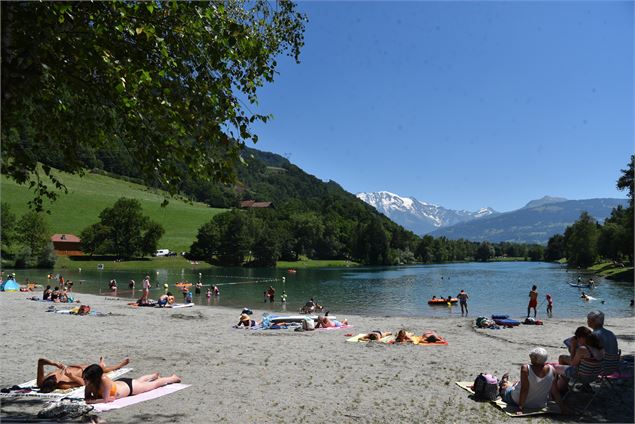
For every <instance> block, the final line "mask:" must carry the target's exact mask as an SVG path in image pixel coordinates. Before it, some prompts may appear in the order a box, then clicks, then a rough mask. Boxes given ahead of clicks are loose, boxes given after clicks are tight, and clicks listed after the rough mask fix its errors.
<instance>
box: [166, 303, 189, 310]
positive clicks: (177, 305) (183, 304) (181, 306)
mask: <svg viewBox="0 0 635 424" xmlns="http://www.w3.org/2000/svg"><path fill="white" fill-rule="evenodd" d="M192 306H194V304H193V303H175V304H173V305H165V307H166V308H172V309H177V308H191V307H192Z"/></svg>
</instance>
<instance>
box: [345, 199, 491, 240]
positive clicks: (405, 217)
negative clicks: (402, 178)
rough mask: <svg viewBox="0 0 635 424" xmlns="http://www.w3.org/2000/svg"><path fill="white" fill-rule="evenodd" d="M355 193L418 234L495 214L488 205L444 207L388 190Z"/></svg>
mask: <svg viewBox="0 0 635 424" xmlns="http://www.w3.org/2000/svg"><path fill="white" fill-rule="evenodd" d="M356 196H357V197H358V198H359V199H361V200H363V201H364V202H366V203H368V204H369V205H371V206H373V207H374V208H375V209H377V210H378V211H379V212H381V213H383V214H384V215H386V216H387V217H388V218H390V219H392V220H393V221H395V222H396V223H397V224H400V225H402V226H403V227H405V228H407V229H408V230H410V231H413V232H414V233H415V234H419V235H422V234H427V233H429V232H431V231H434V230H436V229H438V228H442V227H448V226H450V225H454V224H458V223H461V222H467V221H471V220H473V219H478V218H482V217H485V216H491V215H493V214H497V213H498V212H496V211H495V210H493V209H492V208H489V207H488V208H481V209H479V210H478V211H476V212H470V211H466V210H460V211H457V210H453V209H446V208H444V207H443V206H439V205H435V204H432V203H427V202H422V201H420V200H417V199H415V198H414V197H402V196H399V195H397V194H394V193H390V192H388V191H379V192H375V193H357V194H356Z"/></svg>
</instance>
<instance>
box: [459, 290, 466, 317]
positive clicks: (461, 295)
mask: <svg viewBox="0 0 635 424" xmlns="http://www.w3.org/2000/svg"><path fill="white" fill-rule="evenodd" d="M456 297H457V298H458V299H459V304H460V305H461V316H463V309H464V308H465V315H467V299H468V298H469V296H468V295H467V293H465V290H461V293H459V294H457V295H456Z"/></svg>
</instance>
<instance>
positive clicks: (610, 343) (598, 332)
mask: <svg viewBox="0 0 635 424" xmlns="http://www.w3.org/2000/svg"><path fill="white" fill-rule="evenodd" d="M586 319H587V325H588V326H589V327H590V328H591V329H592V330H593V334H594V335H595V336H596V337H597V338H598V339H599V340H600V342H601V344H602V347H603V348H604V354H606V355H609V356H615V355H617V354H618V353H619V350H618V346H617V337H615V334H613V332H612V331H611V330H607V329H606V328H604V313H603V312H602V311H591V312H589V313H588V315H587V317H586ZM565 344H566V345H567V347H568V348H569V355H560V358H559V362H560V364H564V365H569V364H571V358H573V356H574V355H575V352H576V351H577V350H578V341H577V339H576V338H575V337H572V338H570V339H567V340H565Z"/></svg>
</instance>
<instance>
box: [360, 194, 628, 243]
mask: <svg viewBox="0 0 635 424" xmlns="http://www.w3.org/2000/svg"><path fill="white" fill-rule="evenodd" d="M357 197H358V198H360V199H362V200H364V201H365V202H366V203H368V204H370V205H372V206H374V207H375V208H376V209H377V210H378V211H380V212H382V213H383V214H385V215H386V216H388V217H389V218H391V219H392V220H394V221H395V222H397V223H398V224H401V225H403V226H404V227H405V228H407V229H409V230H411V231H413V232H415V233H416V234H419V235H423V234H430V235H432V236H434V237H440V236H445V237H447V238H449V239H460V238H462V239H466V240H472V241H485V240H487V241H491V242H502V241H509V242H518V243H539V244H546V243H547V241H548V240H549V237H551V236H552V235H554V234H562V233H563V232H564V230H565V228H566V227H567V226H569V225H571V224H573V223H574V222H575V221H576V220H577V219H578V218H579V217H580V214H581V213H582V212H583V211H586V212H588V213H589V214H590V215H591V216H593V217H594V218H595V219H596V220H598V221H599V222H603V221H604V220H605V219H606V218H607V217H608V216H609V215H610V214H611V210H612V209H613V208H615V207H616V206H618V205H622V206H626V205H627V200H626V199H611V198H608V199H584V200H568V199H565V198H562V197H551V196H545V197H543V198H541V199H536V200H532V201H530V202H528V203H527V204H526V205H525V206H524V207H522V208H520V209H517V210H515V211H511V212H504V213H499V212H496V211H494V210H493V209H491V208H482V209H480V210H478V211H476V212H469V211H456V210H451V209H446V208H443V207H442V206H437V205H432V204H429V203H426V202H422V201H419V200H416V199H414V198H412V197H401V196H398V195H396V194H393V193H388V192H377V193H358V194H357Z"/></svg>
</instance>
